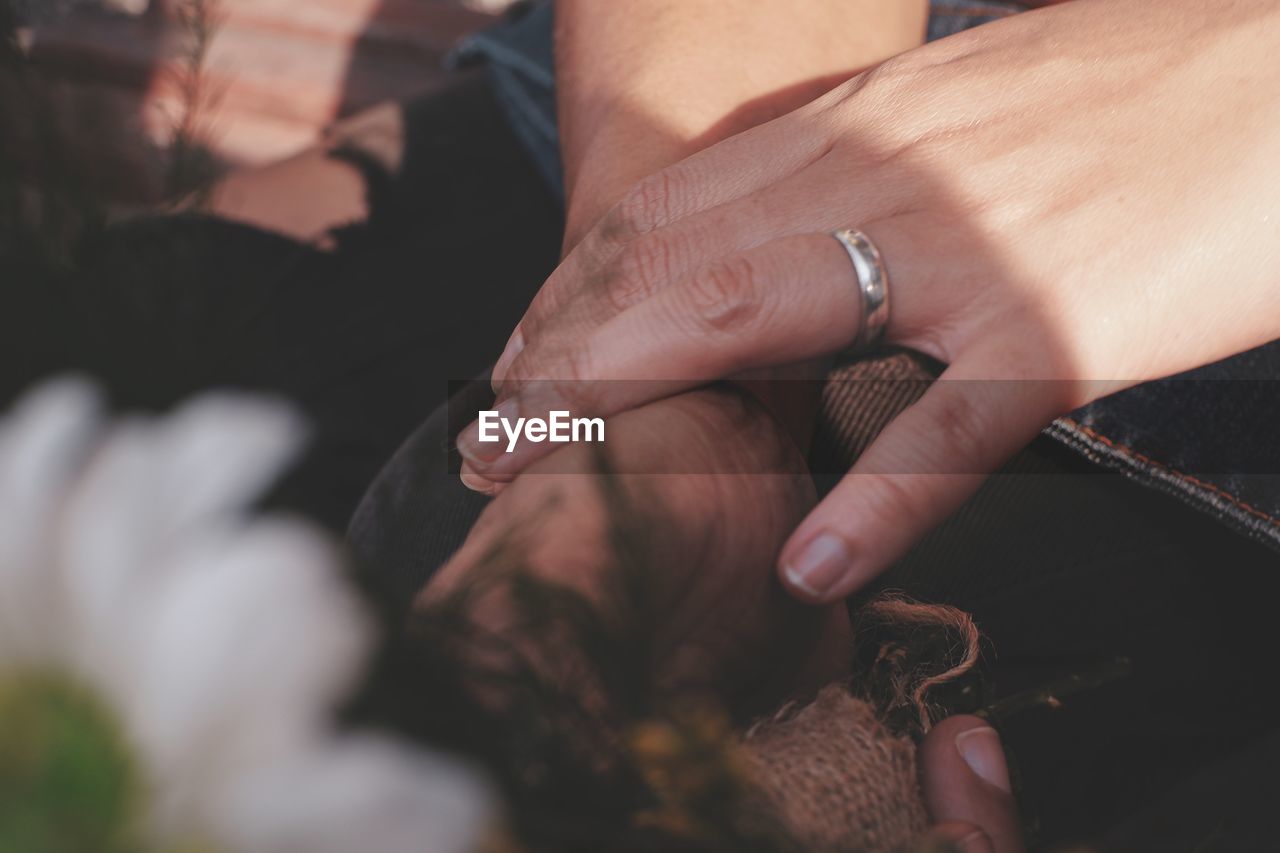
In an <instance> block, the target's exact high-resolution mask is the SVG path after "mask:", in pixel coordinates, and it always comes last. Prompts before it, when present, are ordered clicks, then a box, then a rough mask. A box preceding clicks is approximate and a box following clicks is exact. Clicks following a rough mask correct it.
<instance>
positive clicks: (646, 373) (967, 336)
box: [459, 0, 1280, 601]
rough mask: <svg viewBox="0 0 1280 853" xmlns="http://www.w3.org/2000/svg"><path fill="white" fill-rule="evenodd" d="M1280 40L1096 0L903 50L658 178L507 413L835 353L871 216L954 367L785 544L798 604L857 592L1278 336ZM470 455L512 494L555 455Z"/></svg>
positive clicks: (572, 272) (543, 334)
mask: <svg viewBox="0 0 1280 853" xmlns="http://www.w3.org/2000/svg"><path fill="white" fill-rule="evenodd" d="M1278 47H1280V11H1278V10H1277V9H1276V8H1275V6H1274V4H1272V3H1270V2H1267V0H1245V2H1240V3H1235V4H1230V5H1229V6H1213V5H1210V6H1206V5H1205V4H1201V3H1197V2H1194V0H1170V2H1164V3H1149V2H1141V0H1108V2H1088V0H1083V2H1074V3H1069V4H1065V5H1062V6H1056V7H1052V8H1048V9H1044V10H1040V11H1036V12H1031V13H1027V14H1024V15H1019V16H1016V17H1014V18H1010V19H1008V20H1005V21H1002V22H999V23H996V24H991V25H988V26H984V27H981V28H978V29H976V30H973V31H970V32H968V33H965V34H962V35H959V36H955V37H952V38H948V39H945V40H943V41H940V42H935V43H934V44H932V45H929V46H926V47H924V48H920V49H918V50H914V51H911V52H909V53H907V54H903V55H902V56H900V57H898V58H895V59H893V60H890V61H888V62H887V63H885V64H883V65H881V66H879V67H878V68H876V69H874V70H872V71H870V72H867V73H865V74H862V75H860V76H859V77H857V78H855V79H853V80H851V81H850V82H849V83H847V84H844V85H842V86H841V87H839V88H838V89H836V90H835V91H833V92H831V93H830V94H828V95H827V96H824V97H823V98H821V99H819V100H818V101H816V102H814V103H812V104H811V105H809V106H806V107H804V108H802V109H800V110H798V111H797V112H794V113H792V114H790V115H788V116H785V117H783V118H781V119H778V120H775V121H773V122H771V123H769V124H767V125H764V126H762V127H759V128H756V129H753V130H750V131H747V132H745V133H743V134H740V135H738V136H736V137H734V138H732V139H730V140H728V141H726V142H723V143H721V144H719V145H717V146H715V147H713V148H711V149H708V150H706V151H703V152H701V153H699V154H696V155H694V156H693V157H691V158H689V159H687V160H684V161H683V162H681V163H679V164H677V165H675V166H673V167H671V168H669V169H666V170H664V171H662V172H659V173H658V174H656V175H654V176H652V177H650V178H647V179H645V180H644V181H642V182H641V183H640V185H639V186H637V187H636V189H634V190H633V191H632V192H631V193H630V194H629V195H628V196H627V197H626V198H625V199H624V200H623V201H622V202H621V203H620V204H618V205H617V206H616V207H615V208H614V210H613V211H612V212H611V213H610V214H609V215H608V216H606V217H605V218H604V220H603V221H602V222H601V223H600V224H599V225H598V226H597V227H596V228H595V229H594V230H593V231H591V232H590V234H589V235H588V236H587V237H586V238H585V239H584V240H583V241H582V242H581V244H580V245H579V246H578V247H577V248H576V249H575V251H574V252H572V253H571V254H570V255H569V257H568V258H567V259H566V260H565V262H564V263H563V264H562V266H561V267H560V269H559V270H557V271H556V273H555V274H554V275H553V276H552V277H551V278H550V279H549V280H548V282H547V283H546V285H545V286H544V288H543V290H542V292H541V293H540V294H539V296H538V297H537V299H536V300H535V301H534V303H533V305H532V306H531V307H530V309H529V311H528V313H527V314H526V316H525V318H524V320H523V321H522V322H521V323H520V325H519V327H518V328H517V329H516V331H515V333H514V334H513V335H512V339H511V343H510V344H509V346H508V347H507V351H506V352H505V353H504V355H503V358H502V359H501V360H500V362H499V364H498V367H497V370H496V371H495V386H496V388H497V389H498V391H499V395H500V398H501V400H503V401H506V404H507V406H508V408H514V409H516V410H518V411H519V412H520V413H522V414H529V415H537V414H539V413H541V412H545V411H547V410H549V409H551V408H566V409H570V410H573V411H574V412H575V413H578V412H584V411H587V410H589V411H590V412H591V413H592V414H601V415H608V414H612V413H615V412H619V411H624V410H626V409H629V408H631V407H634V406H636V405H639V404H642V403H644V402H646V401H648V400H651V399H654V398H656V397H660V396H664V395H667V394H672V393H675V392H678V391H681V390H684V389H687V388H690V387H696V386H697V385H699V384H703V383H705V382H707V381H711V380H715V379H720V378H724V377H729V376H734V375H737V374H739V373H740V372H742V371H746V370H751V369H755V368H761V367H772V366H777V365H785V364H791V363H795V362H800V361H803V360H806V359H811V358H815V357H821V356H825V355H830V354H832V353H836V352H838V351H840V350H842V349H844V348H845V347H847V346H849V345H850V343H851V342H853V341H854V340H855V339H856V338H857V337H858V334H859V331H860V329H859V323H860V318H861V305H860V297H859V291H858V288H857V287H856V283H855V277H854V275H853V271H852V268H851V266H850V262H849V257H848V255H847V254H846V253H845V251H844V249H843V248H842V247H841V245H840V244H839V243H838V242H836V241H835V240H834V239H832V237H831V236H830V234H831V232H833V231H835V230H837V229H843V228H859V229H861V230H862V231H864V232H865V233H866V234H867V235H869V237H870V238H871V239H872V240H873V241H874V243H875V244H876V245H877V246H878V247H879V249H880V251H881V253H882V254H883V257H884V259H885V262H886V265H887V268H888V272H889V276H890V279H891V293H892V314H891V317H890V320H889V325H888V328H887V330H886V337H885V340H886V342H888V343H890V344H894V345H900V346H905V347H909V348H912V349H916V350H918V351H921V352H924V353H926V354H928V355H930V356H932V357H934V358H936V359H938V360H939V361H941V362H944V363H946V364H948V365H949V367H948V369H947V371H946V373H945V374H944V376H943V381H940V382H939V383H937V384H936V385H935V386H934V387H933V388H932V389H931V390H930V391H929V392H928V393H927V394H926V395H925V396H924V398H923V399H922V400H921V401H920V402H919V403H917V404H916V405H914V406H912V407H911V408H910V409H908V410H907V411H906V412H905V413H903V414H902V415H901V416H899V417H898V418H897V420H896V421H895V422H894V423H892V424H891V425H890V426H889V428H888V429H886V430H885V432H884V433H883V434H882V435H881V436H880V438H879V439H878V440H877V441H876V442H875V444H874V445H873V446H872V447H871V448H870V449H869V450H868V451H867V452H866V453H865V454H864V456H863V457H862V458H861V459H860V460H859V462H858V464H857V466H856V467H855V468H854V470H853V471H852V473H851V475H850V476H848V477H847V478H846V479H845V481H844V482H843V483H842V484H841V485H840V486H839V487H838V488H837V489H836V490H835V491H834V492H833V493H832V494H831V495H830V496H829V497H828V498H827V499H826V500H825V501H824V502H823V503H822V504H821V505H820V506H819V507H818V508H817V509H816V510H814V511H813V513H812V514H811V515H810V516H809V517H808V518H807V519H806V520H805V521H804V522H803V523H802V524H801V525H800V526H799V528H798V529H797V530H796V531H795V533H794V534H793V535H792V537H791V539H790V541H789V542H788V544H787V546H786V547H785V548H783V550H782V557H781V561H780V563H781V565H780V568H781V570H782V577H783V580H784V582H785V583H786V584H787V586H788V587H789V588H790V589H791V590H792V592H793V593H795V594H796V595H798V596H799V597H801V598H804V599H806V600H810V601H831V600H834V599H836V598H839V597H841V596H844V595H846V594H847V593H849V592H851V591H852V590H854V589H856V588H857V587H859V586H861V585H862V584H864V583H865V582H867V581H868V580H869V579H871V578H872V577H874V576H875V575H876V574H877V573H878V572H879V571H881V570H882V569H884V568H885V567H886V566H887V565H888V564H889V563H891V562H892V561H893V560H894V559H895V558H897V557H898V556H900V555H901V554H902V553H903V552H904V551H905V550H906V549H907V548H908V547H910V545H911V544H912V543H913V542H914V541H915V540H916V539H917V538H918V537H919V536H920V535H921V534H922V533H923V532H925V531H926V530H927V529H929V528H930V527H931V526H932V525H933V524H935V523H937V522H938V521H939V520H941V519H942V518H943V517H945V515H947V514H948V513H949V512H951V511H952V510H953V509H954V508H955V507H956V506H957V505H958V504H959V503H960V502H961V501H962V500H963V499H964V498H965V497H966V496H967V495H968V494H969V493H970V492H971V491H972V490H973V489H974V488H976V486H977V485H978V483H979V482H980V481H981V479H982V477H983V476H984V475H985V474H987V473H989V472H990V471H992V470H994V469H995V468H996V467H997V466H999V465H1000V464H1001V462H1002V461H1003V460H1004V459H1006V458H1007V457H1008V456H1009V455H1011V454H1012V453H1013V452H1015V451H1016V450H1017V449H1018V448H1019V447H1021V446H1022V445H1023V444H1025V443H1026V442H1027V441H1029V440H1030V439H1031V438H1032V437H1034V435H1035V434H1036V433H1037V432H1038V431H1039V430H1040V429H1041V428H1042V427H1043V426H1044V425H1045V424H1047V423H1048V422H1049V421H1050V420H1052V418H1053V417H1055V416H1057V415H1058V414H1061V413H1063V412H1065V411H1068V410H1070V409H1072V408H1075V407H1077V406H1080V405H1083V404H1085V403H1087V402H1089V401H1091V400H1093V399H1096V398H1098V397H1100V396H1103V395H1105V394H1108V393H1110V392H1112V391H1116V390H1119V389H1121V388H1124V387H1127V386H1129V385H1133V384H1136V383H1139V382H1143V381H1147V380H1151V379H1156V378H1159V377H1163V376H1167V375H1170V374H1173V373H1177V372H1180V371H1183V370H1186V369H1190V368H1193V367H1196V366H1199V365H1201V364H1205V363H1208V362H1211V361H1214V360H1217V359H1220V358H1223V357H1226V356H1228V355H1231V354H1234V353H1237V352H1241V351H1243V350H1246V349H1249V348H1252V347H1254V346H1257V345H1260V344H1263V343H1265V342H1267V341H1270V340H1272V339H1274V338H1275V337H1276V336H1277V335H1278V334H1280V287H1277V286H1276V279H1277V276H1280V242H1278V241H1277V240H1276V237H1277V236H1280V227H1278V225H1277V222H1278V220H1277V218H1276V217H1275V214H1274V212H1273V208H1274V199H1275V197H1276V196H1277V195H1278V194H1280V172H1278V171H1277V170H1276V169H1275V167H1274V165H1273V162H1272V161H1273V160H1274V151H1275V150H1277V147H1280V100H1277V98H1276V97H1275V93H1276V92H1277V91H1280V71H1278V70H1277V69H1276V66H1275V63H1274V62H1273V61H1272V58H1273V55H1274V52H1275V49H1276V48H1278ZM542 379H559V380H570V381H568V382H557V383H552V384H546V383H540V382H539V381H537V380H542ZM632 379H643V380H647V381H644V382H610V381H603V380H632ZM549 389H555V390H554V392H552V391H550V390H549ZM469 438H471V439H473V438H474V435H470V436H469V435H468V433H467V432H464V434H463V435H462V436H461V437H460V439H459V444H460V447H461V448H462V449H463V451H464V454H466V455H468V457H469V462H470V464H471V467H472V468H473V470H475V471H476V472H478V473H479V474H480V475H482V476H483V477H485V478H487V479H490V480H493V481H504V480H509V479H511V478H512V477H514V476H515V475H516V474H517V473H518V472H519V471H520V470H521V469H522V468H523V467H524V466H526V465H528V464H529V462H530V461H532V459H534V458H536V457H537V456H538V455H540V454H541V453H545V452H546V449H547V448H546V445H531V444H526V445H523V446H522V447H521V448H519V449H517V451H516V452H515V453H513V454H510V455H507V454H500V455H496V456H490V457H489V458H484V457H483V456H482V455H481V454H478V453H476V450H477V447H476V445H475V443H474V441H470V442H469V440H468V439H469Z"/></svg>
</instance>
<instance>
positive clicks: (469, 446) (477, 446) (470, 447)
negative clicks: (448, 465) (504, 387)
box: [456, 398, 519, 468]
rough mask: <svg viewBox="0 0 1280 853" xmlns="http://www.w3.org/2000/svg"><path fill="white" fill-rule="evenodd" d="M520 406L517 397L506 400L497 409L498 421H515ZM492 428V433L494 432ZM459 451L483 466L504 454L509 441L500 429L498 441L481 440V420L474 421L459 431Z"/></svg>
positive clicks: (463, 455)
mask: <svg viewBox="0 0 1280 853" xmlns="http://www.w3.org/2000/svg"><path fill="white" fill-rule="evenodd" d="M518 408H519V406H518V404H517V402H516V400H515V398H512V399H509V400H506V401H505V402H503V403H502V404H501V405H499V406H498V407H497V409H495V411H496V412H497V413H498V419H499V420H498V422H499V423H501V422H502V419H504V418H505V419H507V420H509V421H514V420H515V418H516V411H517V410H518ZM492 432H493V431H492V430H490V433H491V434H492ZM456 443H457V446H458V452H459V453H461V454H462V458H463V459H465V460H467V461H468V462H470V463H472V464H473V465H476V466H478V467H481V468H483V467H484V466H485V465H486V464H487V463H490V462H492V461H493V460H495V459H497V458H498V457H499V456H501V455H502V452H503V450H504V449H505V448H506V446H507V442H506V440H505V439H504V437H503V435H502V430H501V429H499V430H498V440H497V441H481V440H480V421H479V420H475V421H472V422H471V424H470V425H469V426H468V427H467V428H466V429H464V430H463V431H462V432H460V433H458V438H457V442H456Z"/></svg>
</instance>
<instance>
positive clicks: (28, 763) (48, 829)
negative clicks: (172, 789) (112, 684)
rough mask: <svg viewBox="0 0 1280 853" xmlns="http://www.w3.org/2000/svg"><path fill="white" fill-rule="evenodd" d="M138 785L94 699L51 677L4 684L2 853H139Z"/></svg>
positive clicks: (0, 717) (112, 723)
mask: <svg viewBox="0 0 1280 853" xmlns="http://www.w3.org/2000/svg"><path fill="white" fill-rule="evenodd" d="M138 785H139V780H138V775H137V772H136V768H135V767H134V764H133V761H132V758H131V756H130V754H129V750H128V748H127V747H126V745H125V742H124V740H123V738H122V736H121V732H120V730H119V728H118V726H117V724H116V720H115V719H114V718H113V717H112V715H111V714H110V713H109V712H108V711H107V709H106V708H104V707H103V706H102V705H100V704H99V703H98V701H97V700H96V698H95V697H94V696H93V695H92V693H90V692H89V691H86V690H83V689H81V688H80V687H79V686H78V685H75V684H72V683H70V682H68V681H65V680H61V679H59V678H55V677H52V676H46V675H32V676H25V677H17V678H9V679H6V680H2V681H0V851H4V853H10V851H12V852H13V853H19V851H20V852H21V853H33V851H39V853H84V852H85V851H96V852H97V853H138V851H139V850H140V849H141V848H140V847H139V846H137V844H136V842H135V839H134V838H133V837H132V832H133V830H134V829H135V827H134V825H133V820H134V817H135V813H136V808H135V807H136V804H137V797H138V794H139V788H138Z"/></svg>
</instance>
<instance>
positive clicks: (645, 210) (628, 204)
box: [605, 166, 687, 237]
mask: <svg viewBox="0 0 1280 853" xmlns="http://www.w3.org/2000/svg"><path fill="white" fill-rule="evenodd" d="M686 184H687V179H686V178H685V177H684V173H683V172H682V171H680V169H679V167H678V166H673V167H671V168H668V169H663V170H662V171H661V172H657V173H655V174H653V175H650V176H648V177H647V178H644V179H643V180H642V181H640V183H638V184H636V185H635V186H634V187H633V188H632V189H631V190H630V191H629V192H628V193H627V194H626V195H625V196H623V198H622V201H620V202H618V205H617V207H616V208H614V211H613V213H611V214H610V215H609V218H608V221H607V224H606V228H605V230H606V232H607V233H609V234H611V235H613V236H615V237H633V236H636V235H640V234H648V233H649V232H651V231H655V230H657V229H658V228H661V227H662V226H663V225H666V224H668V223H669V222H671V221H672V220H673V219H674V216H675V212H676V211H677V210H678V205H679V199H680V198H681V196H682V194H683V193H684V192H685V188H686Z"/></svg>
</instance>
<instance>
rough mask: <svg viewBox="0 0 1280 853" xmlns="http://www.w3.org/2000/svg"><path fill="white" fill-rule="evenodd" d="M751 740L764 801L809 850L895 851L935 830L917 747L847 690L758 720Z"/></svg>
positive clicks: (828, 691) (751, 756) (753, 763)
mask: <svg viewBox="0 0 1280 853" xmlns="http://www.w3.org/2000/svg"><path fill="white" fill-rule="evenodd" d="M744 744H745V747H746V752H747V760H748V763H749V768H750V771H749V772H750V775H751V778H752V781H753V782H754V784H755V787H756V789H757V791H758V794H759V796H760V797H761V798H762V806H763V807H764V808H765V809H766V810H767V811H768V812H769V813H771V815H772V816H773V817H774V818H775V819H776V820H778V821H779V822H780V824H781V825H782V826H783V827H784V828H785V829H786V830H787V832H788V834H789V835H790V836H791V837H792V838H794V839H795V840H796V841H797V842H799V845H800V849H802V850H806V851H809V853H828V851H830V853H835V851H842V853H848V851H866V853H882V851H883V853H888V851H898V850H905V849H908V848H909V847H910V846H911V844H912V842H914V841H915V840H916V839H917V838H918V837H919V836H920V835H921V833H923V832H924V830H925V829H926V828H927V825H928V817H927V815H926V813H925V809H924V804H923V802H922V801H921V798H920V786H919V782H918V780H917V775H916V750H915V745H914V744H913V743H912V742H911V740H910V739H908V738H905V737H897V736H895V735H893V734H891V733H890V732H889V731H888V730H887V729H885V727H884V726H883V725H882V724H881V722H880V720H879V719H877V718H876V714H875V711H874V710H873V709H872V708H871V706H870V705H868V704H867V703H865V702H863V701H861V700H859V699H855V698H854V697H853V696H851V695H849V693H848V692H847V691H845V690H844V689H843V688H840V687H828V688H826V689H825V690H823V691H822V692H821V693H819V694H818V698H817V699H816V700H815V701H814V702H813V703H812V704H810V705H806V706H803V707H797V708H791V709H786V710H784V711H783V712H781V713H779V714H778V715H777V716H776V717H775V718H773V719H771V720H768V721H766V722H763V723H759V724H757V725H756V726H755V727H754V728H752V729H751V730H750V731H749V732H748V733H747V735H746V736H745V738H744Z"/></svg>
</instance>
